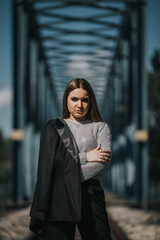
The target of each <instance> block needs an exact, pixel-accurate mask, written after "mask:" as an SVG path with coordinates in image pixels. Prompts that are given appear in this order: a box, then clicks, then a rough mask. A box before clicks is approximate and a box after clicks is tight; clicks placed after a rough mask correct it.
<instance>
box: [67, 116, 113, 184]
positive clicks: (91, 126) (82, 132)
mask: <svg viewBox="0 0 160 240" xmlns="http://www.w3.org/2000/svg"><path fill="white" fill-rule="evenodd" d="M64 120H65V122H66V123H67V125H68V126H69V128H70V130H71V132H72V134H73V136H74V138H75V140H76V143H77V147H78V150H79V158H80V164H81V181H82V182H84V181H85V180H87V179H90V178H94V179H98V180H101V176H102V172H103V171H104V170H105V169H107V168H108V167H109V165H110V162H108V161H106V162H105V163H104V162H98V161H96V162H87V161H86V155H87V152H89V151H91V150H93V149H94V148H96V147H97V146H99V145H101V149H106V150H110V151H111V131H110V128H109V127H108V124H107V123H105V122H93V121H91V120H82V121H74V120H70V119H64Z"/></svg>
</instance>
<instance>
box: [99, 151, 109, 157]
mask: <svg viewBox="0 0 160 240" xmlns="http://www.w3.org/2000/svg"><path fill="white" fill-rule="evenodd" d="M100 156H104V157H111V154H110V153H101V152H100Z"/></svg>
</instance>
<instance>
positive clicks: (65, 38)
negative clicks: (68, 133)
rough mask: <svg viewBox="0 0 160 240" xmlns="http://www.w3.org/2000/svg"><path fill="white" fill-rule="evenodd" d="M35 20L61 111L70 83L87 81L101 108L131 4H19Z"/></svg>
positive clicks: (111, 2)
mask: <svg viewBox="0 0 160 240" xmlns="http://www.w3.org/2000/svg"><path fill="white" fill-rule="evenodd" d="M17 4H24V6H25V8H26V9H27V11H29V13H30V15H31V16H32V17H34V18H35V22H36V23H35V24H36V27H37V30H38V36H39V39H40V42H41V44H42V49H43V52H44V56H45V59H46V63H47V66H48V70H49V72H50V76H51V78H52V82H53V85H54V88H55V90H56V91H55V92H56V97H57V102H58V107H59V109H61V105H62V104H61V100H62V94H63V92H64V87H65V86H66V83H67V82H68V81H70V80H71V79H73V78H74V77H84V78H86V79H87V80H89V82H90V83H91V85H92V86H93V89H94V90H95V92H96V97H97V102H98V104H99V106H100V105H101V104H102V101H103V100H104V93H105V90H106V88H107V80H108V76H109V74H110V72H111V68H112V65H113V62H114V59H115V56H116V52H117V49H118V43H119V40H120V37H121V32H122V28H123V27H124V23H125V21H126V17H127V10H128V1H112V0H111V1H29V0H28V1H23V2H22V1H19V3H18V1H17Z"/></svg>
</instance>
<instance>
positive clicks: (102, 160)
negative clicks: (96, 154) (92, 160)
mask: <svg viewBox="0 0 160 240" xmlns="http://www.w3.org/2000/svg"><path fill="white" fill-rule="evenodd" d="M98 162H104V163H105V162H106V160H104V159H101V158H99V159H98Z"/></svg>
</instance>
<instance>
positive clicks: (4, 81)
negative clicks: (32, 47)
mask: <svg viewBox="0 0 160 240" xmlns="http://www.w3.org/2000/svg"><path fill="white" fill-rule="evenodd" d="M11 2H12V1H11V0H1V7H0V128H1V129H2V131H3V133H4V134H5V136H10V133H11V129H12V118H13V108H12V101H13V74H12V73H13V69H12V56H13V54H12V50H13V49H12V8H11ZM147 4H148V8H147V25H146V30H147V33H146V67H147V69H151V65H150V59H151V57H152V55H153V52H154V51H155V49H160V28H159V23H160V14H159V12H160V0H148V1H147Z"/></svg>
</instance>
